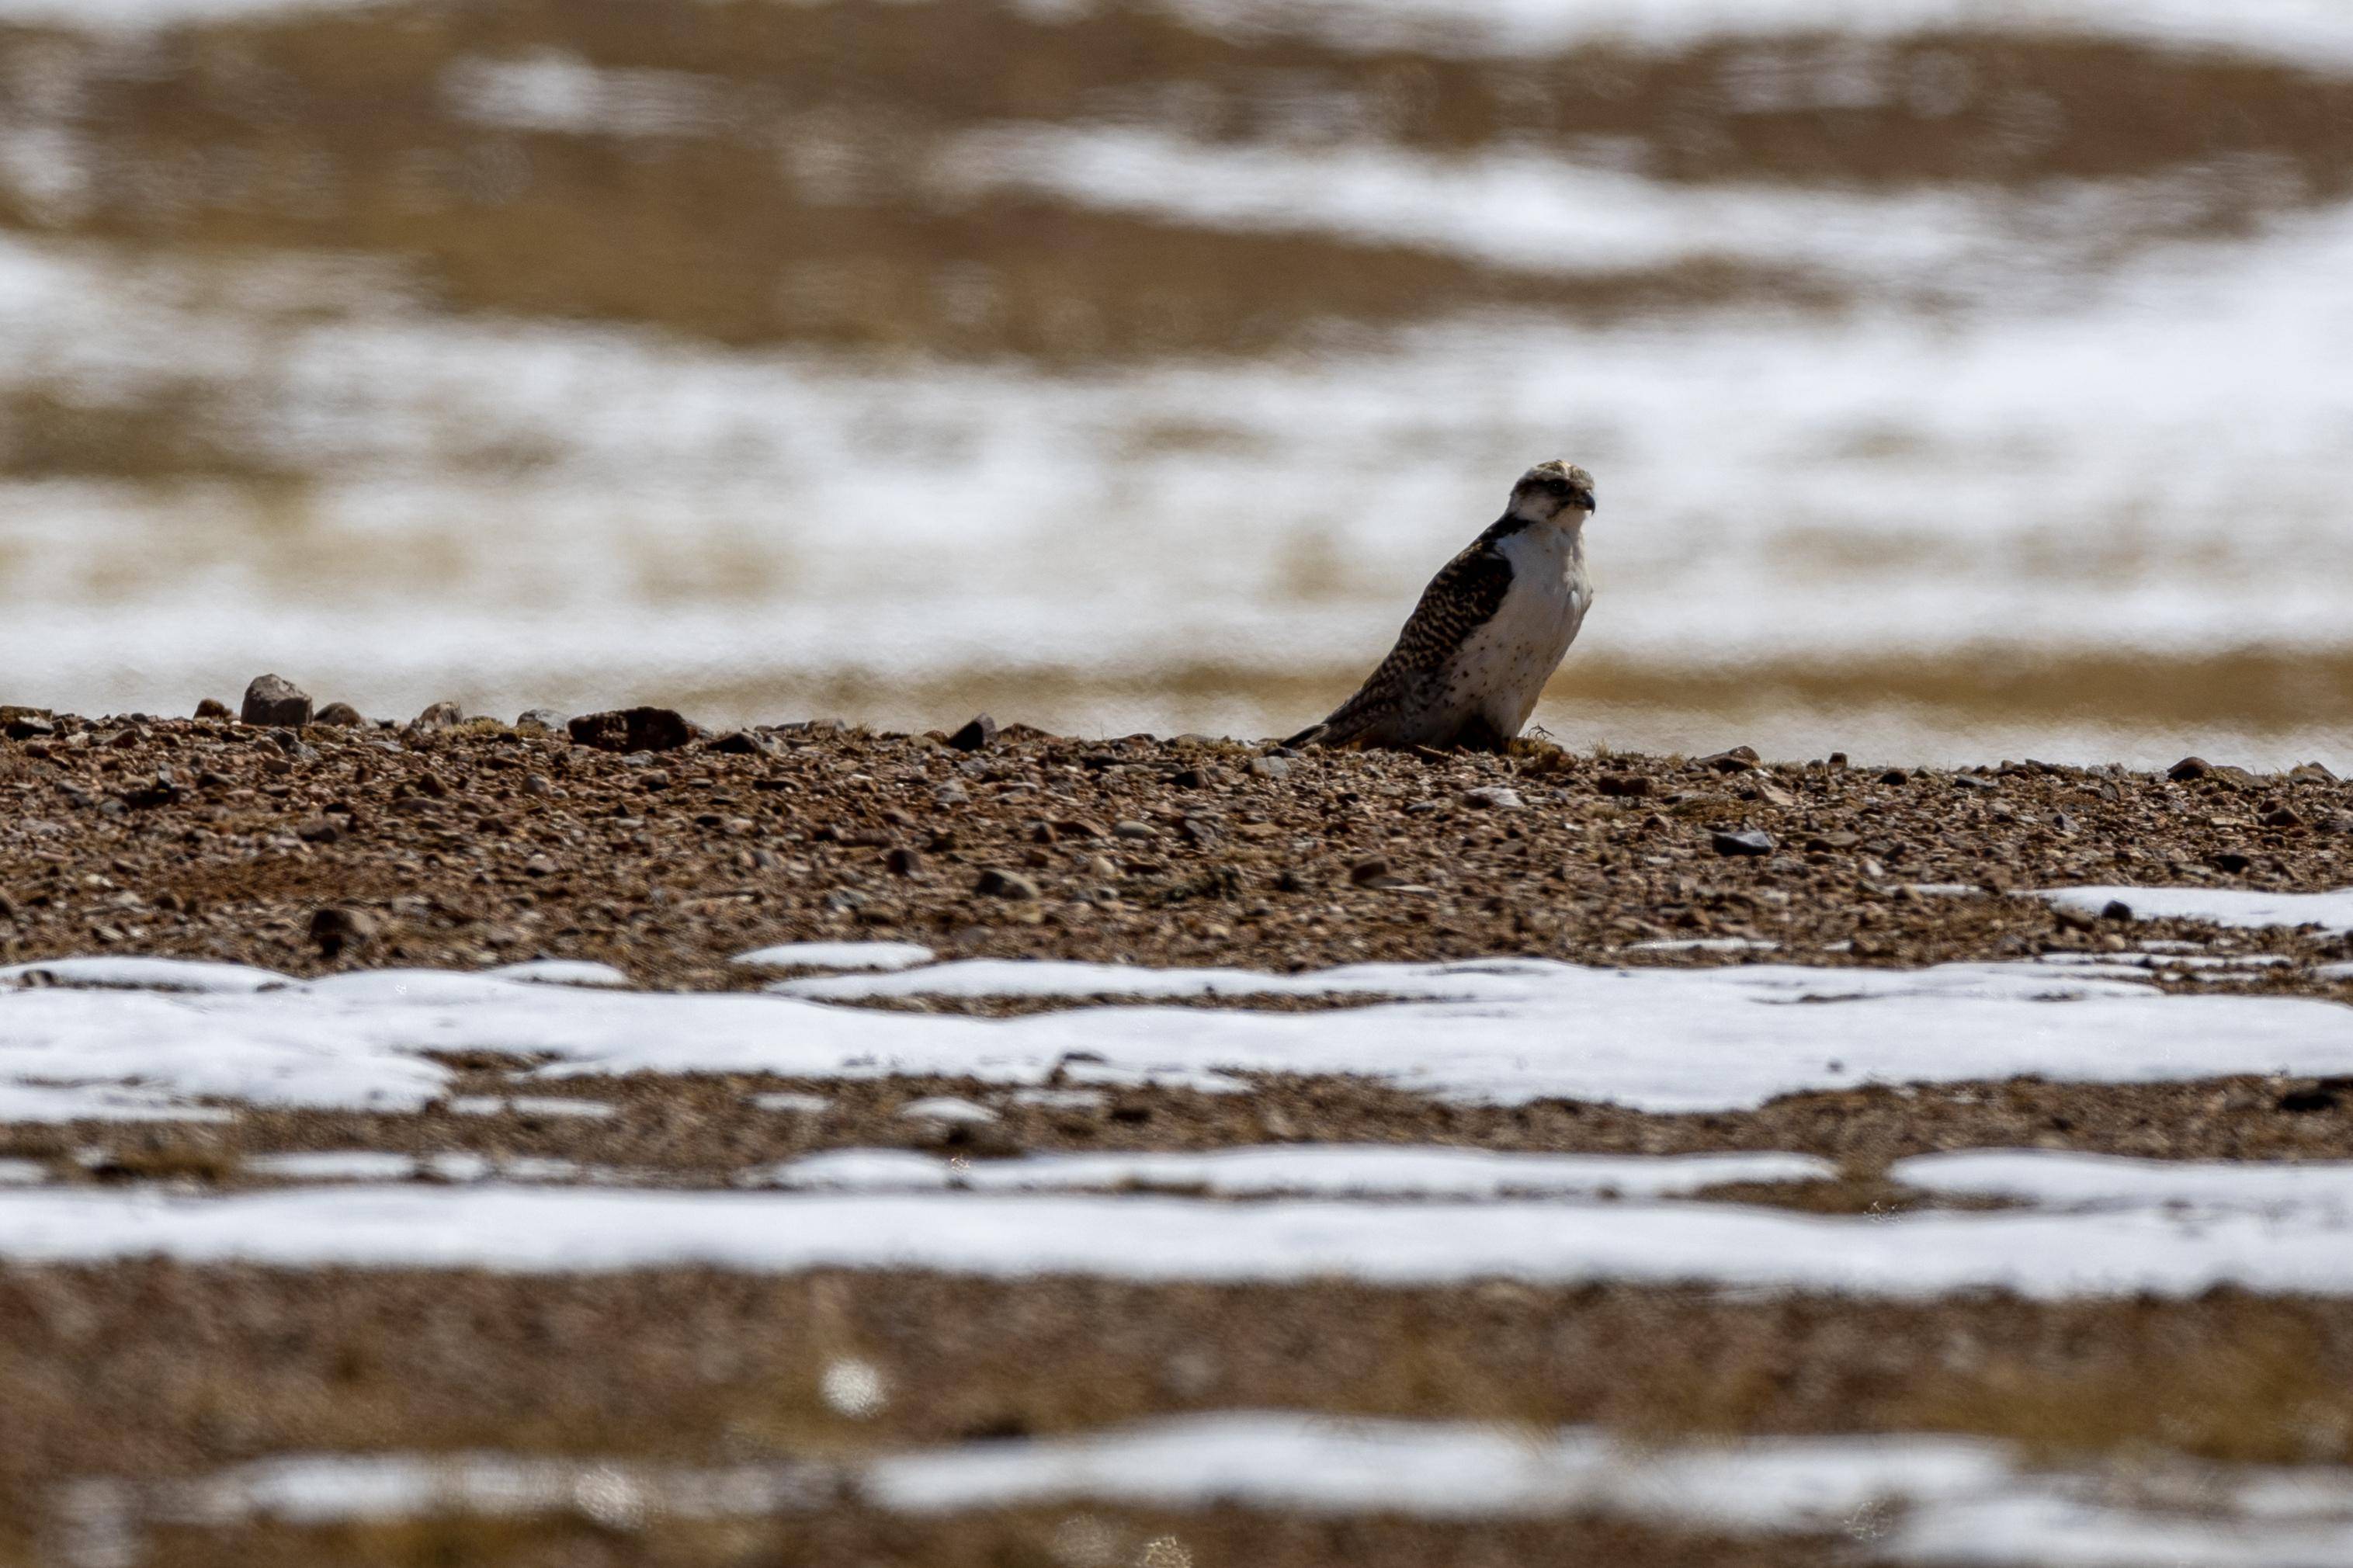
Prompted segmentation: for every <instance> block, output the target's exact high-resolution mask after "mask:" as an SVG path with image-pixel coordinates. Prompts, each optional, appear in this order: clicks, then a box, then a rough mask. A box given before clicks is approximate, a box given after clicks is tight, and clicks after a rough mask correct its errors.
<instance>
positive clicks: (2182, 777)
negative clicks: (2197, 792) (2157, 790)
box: [2165, 757, 2214, 784]
mask: <svg viewBox="0 0 2353 1568" xmlns="http://www.w3.org/2000/svg"><path fill="white" fill-rule="evenodd" d="M2213 771H2214V764H2213V763H2210V762H2208V761H2207V760H2206V759H2205V758H2203V757H2184V758H2182V759H2181V760H2180V761H2179V762H2178V763H2174V764H2173V765H2172V766H2171V767H2169V768H2168V769H2166V770H2165V776H2166V777H2167V778H2169V779H2171V780H2173V781H2174V783H2176V784H2183V783H2187V782H2188V781H2189V780H2190V779H2202V778H2204V777H2205V776H2206V775H2207V774H2208V773H2212V772H2213Z"/></svg>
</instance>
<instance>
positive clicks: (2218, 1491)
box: [60, 1411, 2353, 1568]
mask: <svg viewBox="0 0 2353 1568" xmlns="http://www.w3.org/2000/svg"><path fill="white" fill-rule="evenodd" d="M2120 1483H2124V1484H2122V1485H2120ZM2127 1487H2129V1490H2127ZM844 1489H847V1490H849V1491H850V1492H852V1493H853V1494H856V1495H860V1496H862V1497H863V1498H864V1499H865V1500H867V1501H868V1502H869V1503H871V1504H872V1505H874V1506H877V1507H880V1508H882V1509H885V1510H892V1511H895V1512H899V1513H902V1514H913V1515H943V1514H954V1513H958V1512H965V1511H972V1510H985V1509H1000V1508H1018V1507H1023V1506H1032V1505H1041V1504H1043V1505H1080V1504H1093V1505H1096V1506H1113V1507H1117V1506H1136V1507H1146V1508H1160V1509H1178V1510H1198V1509H1207V1508H1212V1507H1217V1506H1220V1505H1228V1506H1230V1505H1237V1504H1239V1505H1241V1506H1245V1507H1250V1506H1255V1507H1260V1508H1268V1509H1284V1510H1299V1511H1303V1512H1309V1513H1315V1514H1324V1515H1350V1514H1372V1513H1383V1514H1404V1515H1408V1516H1412V1517H1418V1518H1424V1519H1438V1520H1449V1521H1468V1520H1482V1519H1544V1518H1556V1517H1560V1516H1564V1515H1569V1514H1576V1513H1602V1514H1609V1515H1614V1516H1617V1517H1620V1518H1624V1519H1630V1520H1634V1521H1658V1522H1663V1523H1672V1524H1678V1525H1684V1526H1695V1527H1698V1528H1702V1529H1710V1530H1717V1531H1726V1532H1729V1533H1734V1534H1741V1533H1747V1534H1767V1535H1830V1536H1847V1537H1852V1538H1854V1539H1857V1540H1860V1541H1865V1542H1869V1544H1870V1551H1871V1554H1872V1556H1873V1558H1874V1560H1893V1561H1901V1562H1911V1563H1954V1562H1974V1563H2032V1564H2038V1565H2052V1564H2084V1565H2091V1564H2113V1563H2126V1562H2134V1563H2137V1562H2143V1561H2147V1562H2163V1563H2168V1564H2173V1565H2176V1568H2324V1565H2332V1564H2338V1563H2344V1562H2346V1561H2348V1559H2353V1476H2348V1473H2347V1472H2345V1471H2342V1470H2337V1469H2319V1468H2312V1469H2303V1470H2290V1469H2264V1468H2226V1467H2217V1466H2205V1465H2191V1464H2187V1463H2181V1464H2170V1465H2167V1464H2158V1465H2148V1464H2143V1465H2141V1466H2140V1467H2138V1468H2137V1470H2135V1471H2134V1472H2132V1473H2129V1474H2127V1473H2120V1472H2113V1471H2111V1472H2099V1471H2062V1472H2037V1471H2031V1470H2028V1469H2027V1468H2024V1466H2023V1465H2022V1463H2021V1460H2020V1458H2019V1457H2018V1456H2017V1455H2016V1454H2015V1453H2014V1452H2013V1451H2012V1450H2011V1449H2010V1448H2009V1447H2007V1446H2005V1445H2002V1444H1998V1443H1992V1442H1988V1441H1983V1440H1979V1439H1971V1438H1965V1437H1941V1436H1909V1435H1902V1434H1898V1435H1893V1436H1855V1437H1845V1436H1840V1437H1773V1438H1746V1439H1736V1440H1730V1441H1725V1442H1721V1443H1715V1444H1710V1445H1705V1446H1700V1445H1687V1446H1683V1447H1666V1446H1660V1445H1649V1446H1645V1447H1641V1448H1634V1447H1628V1446H1625V1445H1623V1444H1620V1443H1619V1442H1617V1441H1614V1440H1613V1439H1611V1438H1610V1437H1609V1436H1608V1435H1607V1434H1605V1433H1601V1432H1599V1431H1596V1430H1592V1429H1589V1428H1574V1427H1573V1428H1567V1429H1563V1430H1557V1431H1551V1432H1541V1433H1530V1432H1520V1431H1512V1430H1505V1429H1500V1428H1497V1427H1493V1426H1474V1425H1470V1424H1467V1423H1458V1422H1408V1421H1386V1420H1369V1419H1347V1418H1335V1417H1331V1416H1317V1415H1299V1414H1293V1413H1287V1412H1253V1411H1237V1412H1220V1413H1215V1414H1209V1415H1187V1416H1180V1417H1175V1418H1168V1419H1162V1420H1157V1421H1151V1422H1145V1423H1139V1424H1136V1425H1134V1426H1123V1427H1117V1428H1113V1429H1111V1430H1108V1431H1104V1432H1100V1433H1092V1434H1084V1435H1078V1436H1062V1437H1052V1438H1037V1439H1028V1440H1022V1441H1013V1442H988V1443H974V1444H965V1445H959V1446H955V1447H939V1448H931V1449H914V1450H909V1451H905V1452H901V1453H896V1454H888V1455H884V1456H882V1457H881V1458H870V1459H865V1460H862V1461H861V1460H848V1461H839V1462H833V1463H823V1462H814V1463H802V1464H791V1465H770V1466H738V1467H733V1468H723V1469H691V1468H681V1467H674V1466H654V1465H646V1464H641V1463H637V1462H633V1461H627V1460H609V1459H562V1458H523V1457H520V1456H512V1455H500V1454H457V1455H448V1456H425V1455H414V1454H388V1455H311V1456H292V1457H286V1458H273V1459H267V1460H263V1461H260V1462H258V1463H254V1464H248V1465H244V1466H240V1467H238V1468H235V1469H231V1470H225V1471H221V1472H218V1473H216V1474H214V1475H211V1476H207V1477H202V1478H198V1479H191V1480H179V1481H165V1482H152V1483H146V1484H143V1485H142V1484H138V1483H132V1482H124V1481H120V1480H111V1479H108V1480H88V1481H82V1482H79V1483H76V1484H74V1485H72V1486H70V1487H69V1488H68V1489H66V1490H65V1493H64V1496H63V1501H64V1507H63V1508H62V1509H61V1510H60V1511H61V1512H62V1513H63V1514H64V1515H65V1517H66V1521H67V1523H68V1527H69V1535H68V1542H69V1544H68V1560H69V1563H71V1564H72V1568H96V1565H97V1563H99V1562H100V1561H106V1562H110V1563H134V1562H136V1561H137V1559H138V1556H139V1548H140V1545H141V1542H140V1539H139V1538H140V1535H141V1533H142V1531H143V1530H144V1529H145V1528H146V1527H147V1526H149V1525H151V1524H177V1525H182V1526H189V1525H194V1526H197V1527H206V1528H213V1529H221V1528H229V1527H235V1526H238V1525H245V1524H251V1523H258V1522H265V1521H282V1522H284V1523H288V1524H291V1525H295V1526H298V1527H301V1526H311V1527H320V1526H327V1525H333V1524H339V1523H354V1522H385V1521H397V1520H404V1519H419V1518H430V1517H448V1516H452V1515H458V1516H463V1515H490V1516H496V1517H512V1516H516V1515H529V1514H572V1515H575V1516H578V1517H581V1518H586V1519H588V1520H592V1521H596V1522H598V1523H601V1524H604V1525H607V1526H608V1527H611V1528H632V1527H636V1526H638V1525H641V1524H643V1523H644V1522H645V1521H647V1520H648V1519H649V1517H653V1516H670V1517H686V1518H715V1517H731V1516H732V1517H745V1516H773V1515H778V1514H786V1513H795V1512H801V1511H805V1510H814V1509H817V1508H820V1507H823V1506H825V1505H826V1504H827V1503H828V1501H829V1500H832V1499H833V1498H835V1497H837V1496H839V1494H840V1492H841V1491H842V1490H844ZM2119 1495H2129V1496H2133V1497H2135V1498H2136V1500H2137V1501H2136V1502H2135V1503H2134V1504H2133V1505H2126V1504H2125V1503H2122V1502H2119V1501H2117V1500H2116V1498H2117V1497H2118V1496H2119Z"/></svg>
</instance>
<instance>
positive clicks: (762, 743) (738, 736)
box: [710, 730, 785, 757]
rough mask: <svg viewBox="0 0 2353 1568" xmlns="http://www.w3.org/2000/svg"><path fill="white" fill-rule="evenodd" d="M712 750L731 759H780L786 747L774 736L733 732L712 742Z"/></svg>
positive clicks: (754, 731)
mask: <svg viewBox="0 0 2353 1568" xmlns="http://www.w3.org/2000/svg"><path fill="white" fill-rule="evenodd" d="M710 750H712V751H714V752H725V753H726V754H727V755H729V756H731V757H780V756H782V755H784V752H785V747H784V742H781V741H779V740H777V739H776V737H775V736H774V735H763V734H761V733H760V732H759V731H757V730H731V731H728V732H727V733H726V734H724V735H722V736H720V737H719V738H718V739H717V740H715V741H713V742H711V744H710Z"/></svg>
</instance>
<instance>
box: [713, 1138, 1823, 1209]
mask: <svg viewBox="0 0 2353 1568" xmlns="http://www.w3.org/2000/svg"><path fill="white" fill-rule="evenodd" d="M1836 1173H1837V1167H1836V1166H1834V1165H1832V1164H1831V1163H1830V1162H1828V1161H1826V1160H1819V1159H1816V1158H1814V1157H1813V1156H1812V1155H1810V1154H1777V1153H1757V1154H1747V1153H1731V1154H1683V1155H1650V1154H1524V1153H1505V1152H1494V1151H1492V1150H1485V1149H1436V1148H1416V1147H1412V1146H1410V1145H1390V1144H1364V1145H1351V1144H1339V1143H1298V1144H1274V1145H1270V1146H1266V1147H1261V1148H1241V1149H1219V1150H1213V1151H1209V1152H1178V1153H1133V1152H1123V1153H1112V1154H1032V1155H1029V1156H1026V1157H1024V1158H1021V1159H1017V1160H967V1161H962V1162H958V1163H950V1162H949V1161H947V1160H943V1159H935V1158H934V1157H933V1156H931V1155H928V1154H921V1153H916V1152H912V1151H906V1150H897V1149H841V1150H835V1151H832V1152H827V1153H822V1154H811V1155H808V1156H807V1157H805V1158H803V1159H798V1160H792V1161H788V1162H786V1163H783V1164H780V1165H776V1166H773V1167H771V1168H770V1169H768V1170H767V1171H765V1172H760V1173H753V1174H752V1176H751V1177H750V1178H749V1179H748V1180H747V1181H746V1182H745V1184H746V1185H753V1184H766V1185H771V1186H778V1187H790V1188H796V1189H804V1190H806V1189H823V1190H828V1191H859V1192H923V1191H941V1190H945V1189H947V1188H950V1187H963V1188H966V1189H969V1190H971V1191H973V1192H987V1193H1011V1192H1078V1191H1089V1190H1093V1191H1103V1190H1112V1191H1117V1190H1121V1189H1126V1188H1155V1187H1156V1188H1166V1189H1173V1190H1177V1191H1184V1192H1194V1191H1198V1192H1202V1193H1208V1194H1215V1195H1217V1196H1219V1197H1229V1198H1230V1197H1274V1196H1289V1197H1295V1196H1302V1195H1310V1196H1318V1197H1360V1198H1373V1197H1378V1198H1452V1199H1467V1198H1504V1197H1554V1196H1564V1195H1577V1196H1590V1195H1593V1194H1614V1195H1617V1196H1620V1197H1624V1198H1659V1197H1670V1196H1677V1195H1681V1194H1689V1193H1695V1192H1698V1191H1700V1190H1702V1189H1704V1188H1706V1187H1712V1186H1716V1185H1720V1184H1725V1183H1729V1182H1803V1181H1814V1180H1820V1179H1823V1178H1827V1177H1830V1176H1832V1175H1835V1174H1836Z"/></svg>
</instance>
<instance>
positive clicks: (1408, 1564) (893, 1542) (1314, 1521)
mask: <svg viewBox="0 0 2353 1568" xmlns="http://www.w3.org/2000/svg"><path fill="white" fill-rule="evenodd" d="M153 1539H154V1540H155V1541H157V1542H158V1543H159V1544H161V1545H162V1546H163V1547H164V1551H165V1552H166V1553H167V1554H168V1561H170V1562H171V1563H174V1565H175V1568H206V1565H209V1564H214V1563H218V1564H220V1565H221V1568H313V1565H315V1564H317V1563H337V1564H339V1565H344V1568H473V1565H475V1564H491V1563H496V1564H499V1565H500V1568H638V1565H643V1568H688V1565H689V1564H692V1565H694V1568H721V1565H730V1568H733V1565H741V1568H754V1565H755V1564H756V1565H757V1568H837V1565H838V1564H841V1563H923V1564H925V1565H926V1568H1090V1565H1092V1568H1127V1565H1128V1564H1140V1565H1141V1568H1212V1565H1217V1568H1227V1565H1235V1568H1239V1565H1241V1564H1248V1565H1249V1568H1308V1565H1310V1564H1318V1565H1321V1564H1332V1563H1345V1564H1348V1568H1520V1565H1522V1564H1525V1563H1609V1564H1611V1565H1612V1568H1820V1565H1821V1564H1824V1563H1865V1562H1868V1561H1869V1558H1868V1556H1867V1554H1864V1553H1862V1552H1858V1551H1857V1550H1856V1549H1855V1548H1853V1547H1852V1545H1850V1544H1849V1543H1847V1542H1821V1541H1808V1540H1802V1539H1788V1540H1755V1539H1751V1540H1730V1539H1726V1538H1724V1537H1720V1536H1712V1535H1703V1534H1699V1533H1696V1532H1682V1531H1671V1530H1661V1529H1656V1528H1646V1527H1644V1526H1641V1525H1637V1524H1630V1523H1626V1522H1623V1521H1617V1520H1598V1519H1569V1520H1546V1521H1529V1522H1522V1523H1510V1524H1492V1523H1480V1522H1471V1523H1456V1522H1446V1523H1435V1522H1430V1521H1420V1520H1410V1519H1399V1518H1383V1517H1377V1516H1373V1517H1340V1518H1319V1517H1316V1516H1314V1515H1305V1514H1275V1513H1263V1512H1259V1511H1256V1510H1246V1509H1236V1508H1219V1509H1214V1510H1207V1511H1204V1512H1199V1513H1181V1514H1154V1513H1148V1512H1142V1511H1138V1510H1127V1509H1119V1510H1100V1509H1086V1510H1071V1509H1061V1510H1033V1511H1026V1512H1010V1513H987V1514H980V1515H972V1514H958V1515H955V1516H953V1517H951V1518H946V1519H942V1520H935V1521H934V1520H920V1519H907V1518H901V1517H897V1516H893V1515H890V1514H877V1513H873V1512H871V1511H868V1510H862V1509H856V1508H849V1507H841V1508H835V1509H828V1510H820V1511H818V1512H816V1513H812V1514H807V1515H796V1516H794V1517H792V1518H790V1519H787V1520H783V1521H776V1522H759V1523H733V1522H730V1523H721V1524H709V1523H686V1524H679V1525H666V1526H664V1527H663V1528H662V1529H661V1530H660V1531H659V1532H657V1533H652V1534H619V1533H616V1532H615V1531H611V1530H608V1529H600V1528H598V1527H596V1526H594V1525H589V1524H585V1523H576V1522H566V1521H534V1522H528V1523H485V1522H483V1521H479V1520H476V1521H463V1522H458V1521H449V1522H438V1523H419V1524H410V1525H403V1526H398V1527H394V1528H382V1527H377V1528H372V1529H351V1530H334V1531H292V1530H284V1529H260V1530H249V1531H235V1532H233V1533H223V1534H216V1533H209V1532H197V1531H161V1532H158V1533H157V1535H156V1536H154V1537H153ZM1097 1553H1101V1555H1097Z"/></svg>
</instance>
